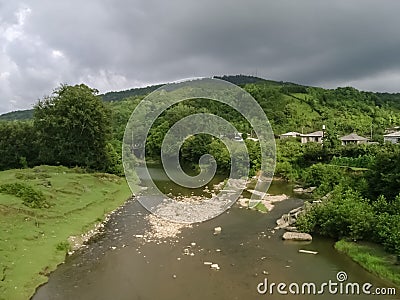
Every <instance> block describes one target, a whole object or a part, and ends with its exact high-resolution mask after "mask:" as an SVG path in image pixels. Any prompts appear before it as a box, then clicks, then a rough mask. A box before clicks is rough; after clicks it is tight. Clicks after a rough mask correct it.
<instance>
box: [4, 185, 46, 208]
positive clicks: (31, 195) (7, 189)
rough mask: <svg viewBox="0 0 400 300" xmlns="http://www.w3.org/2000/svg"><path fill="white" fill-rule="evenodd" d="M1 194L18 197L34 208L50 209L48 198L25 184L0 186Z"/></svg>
mask: <svg viewBox="0 0 400 300" xmlns="http://www.w3.org/2000/svg"><path fill="white" fill-rule="evenodd" d="M0 193H4V194H9V195H14V196H17V197H18V198H21V199H22V203H23V204H24V205H26V206H28V207H32V208H44V207H49V204H48V203H47V202H46V198H45V196H44V194H43V193H42V192H41V191H37V190H35V189H34V188H33V187H31V186H30V185H27V184H23V183H9V184H2V185H0Z"/></svg>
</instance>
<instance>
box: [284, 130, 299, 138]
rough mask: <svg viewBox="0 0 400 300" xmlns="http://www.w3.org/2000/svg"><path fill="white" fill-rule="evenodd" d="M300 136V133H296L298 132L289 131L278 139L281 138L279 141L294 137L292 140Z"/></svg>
mask: <svg viewBox="0 0 400 300" xmlns="http://www.w3.org/2000/svg"><path fill="white" fill-rule="evenodd" d="M300 135H301V133H298V132H295V131H290V132H286V133H284V134H281V135H280V136H279V138H281V139H285V138H289V137H294V138H296V137H298V136H300Z"/></svg>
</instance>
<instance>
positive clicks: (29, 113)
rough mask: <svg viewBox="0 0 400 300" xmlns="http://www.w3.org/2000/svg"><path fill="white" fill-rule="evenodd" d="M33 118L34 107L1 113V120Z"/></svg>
mask: <svg viewBox="0 0 400 300" xmlns="http://www.w3.org/2000/svg"><path fill="white" fill-rule="evenodd" d="M32 118H33V109H26V110H17V111H12V112H9V113H5V114H2V115H0V120H4V121H13V120H29V119H32Z"/></svg>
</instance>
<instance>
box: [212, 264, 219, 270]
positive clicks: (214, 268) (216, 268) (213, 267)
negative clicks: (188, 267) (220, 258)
mask: <svg viewBox="0 0 400 300" xmlns="http://www.w3.org/2000/svg"><path fill="white" fill-rule="evenodd" d="M210 268H211V269H213V270H219V269H220V267H219V265H218V264H212V265H211V266H210Z"/></svg>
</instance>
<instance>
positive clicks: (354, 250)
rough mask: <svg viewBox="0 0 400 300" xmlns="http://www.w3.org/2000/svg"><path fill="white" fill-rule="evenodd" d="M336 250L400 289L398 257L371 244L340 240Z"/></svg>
mask: <svg viewBox="0 0 400 300" xmlns="http://www.w3.org/2000/svg"><path fill="white" fill-rule="evenodd" d="M335 249H336V250H338V251H339V252H342V253H344V254H346V255H348V256H349V257H350V258H351V259H352V260H353V261H355V262H357V263H358V264H359V265H361V266H362V267H363V268H364V269H366V270H367V271H369V272H371V273H373V274H375V275H376V276H378V277H380V278H382V279H385V280H388V281H390V282H392V283H393V284H394V285H396V286H397V287H400V265H399V264H397V260H396V256H395V255H393V254H389V253H387V252H385V251H384V250H383V248H382V247H381V246H379V245H376V244H371V243H356V242H347V241H345V240H340V241H338V242H336V243H335Z"/></svg>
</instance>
